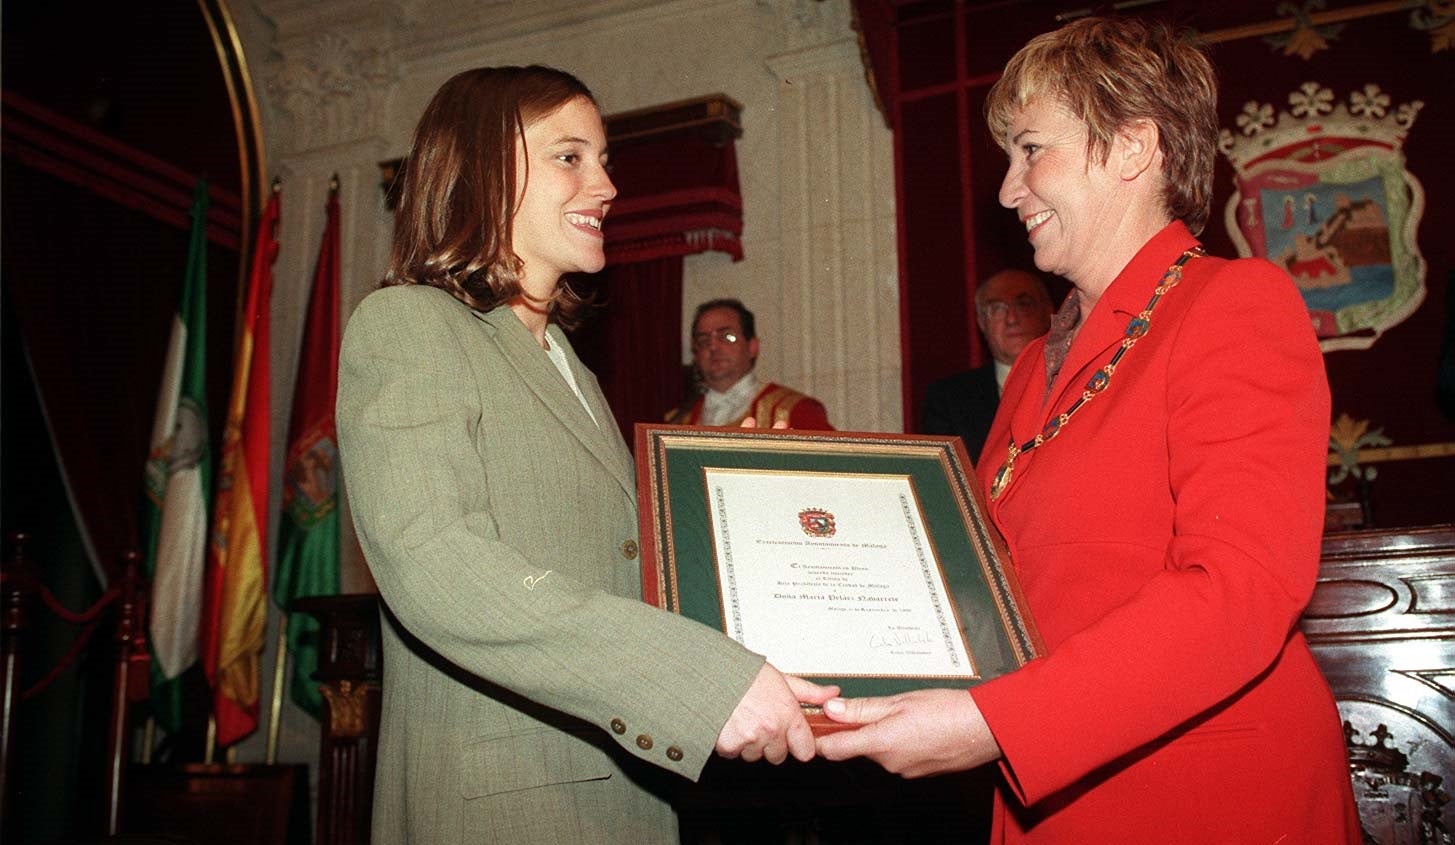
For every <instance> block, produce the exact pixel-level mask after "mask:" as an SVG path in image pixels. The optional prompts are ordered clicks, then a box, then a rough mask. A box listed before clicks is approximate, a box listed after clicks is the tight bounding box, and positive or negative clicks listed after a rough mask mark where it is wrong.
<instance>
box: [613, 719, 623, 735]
mask: <svg viewBox="0 0 1455 845" xmlns="http://www.w3.org/2000/svg"><path fill="white" fill-rule="evenodd" d="M611 732H612V733H614V734H624V733H626V722H623V721H622V720H620V719H612V720H611Z"/></svg>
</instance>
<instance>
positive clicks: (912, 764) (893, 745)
mask: <svg viewBox="0 0 1455 845" xmlns="http://www.w3.org/2000/svg"><path fill="white" fill-rule="evenodd" d="M824 712H825V713H826V714H828V716H829V718H830V719H833V720H834V721H835V722H842V723H845V724H850V725H860V726H861V727H858V728H856V729H854V730H844V731H839V732H837V733H832V734H828V735H826V736H820V737H819V738H818V741H817V745H818V753H819V754H821V755H823V756H824V757H825V758H826V759H829V760H847V759H848V758H850V757H868V758H869V759H871V760H873V761H874V762H876V763H878V764H879V765H881V766H883V767H884V768H886V769H888V770H889V771H891V772H894V773H895V774H898V775H903V776H904V777H907V778H917V777H925V776H927V775H938V774H942V773H944V772H958V771H963V770H965V769H973V768H975V767H976V766H981V765H984V764H986V763H989V762H990V761H992V760H995V759H997V758H999V757H1000V746H999V745H997V744H996V742H995V737H994V736H992V735H991V733H990V728H989V727H988V726H987V725H986V724H985V719H984V718H983V717H982V716H981V715H980V708H979V707H977V706H976V705H975V699H973V698H971V697H970V694H969V693H968V692H966V691H965V690H951V689H932V690H915V691H914V692H906V693H900V694H899V695H895V696H889V697H887V698H849V699H844V698H835V699H832V700H830V701H828V702H827V703H825V704H824Z"/></svg>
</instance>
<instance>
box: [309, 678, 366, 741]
mask: <svg viewBox="0 0 1455 845" xmlns="http://www.w3.org/2000/svg"><path fill="white" fill-rule="evenodd" d="M318 690H319V692H321V693H323V697H324V699H326V700H327V701H328V729H329V733H331V734H333V735H334V736H336V737H355V736H363V735H364V707H365V706H366V705H367V704H368V700H369V685H368V684H355V683H354V682H353V681H339V682H338V683H337V684H332V683H329V684H320V685H319V687H318Z"/></svg>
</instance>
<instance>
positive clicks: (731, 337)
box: [692, 329, 743, 349]
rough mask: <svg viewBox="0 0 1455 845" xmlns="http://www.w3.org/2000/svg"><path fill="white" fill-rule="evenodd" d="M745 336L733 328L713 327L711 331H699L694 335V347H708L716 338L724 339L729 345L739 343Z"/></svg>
mask: <svg viewBox="0 0 1455 845" xmlns="http://www.w3.org/2000/svg"><path fill="white" fill-rule="evenodd" d="M742 339H743V338H742V337H741V336H740V335H739V334H738V333H737V332H735V331H733V330H732V329H713V330H712V331H710V332H698V333H697V334H695V335H693V336H692V348H693V349H706V348H707V347H708V346H710V345H711V344H712V342H713V341H714V340H719V341H722V342H723V343H726V344H727V345H729V346H732V345H733V344H735V343H737V342H738V341H740V340H742Z"/></svg>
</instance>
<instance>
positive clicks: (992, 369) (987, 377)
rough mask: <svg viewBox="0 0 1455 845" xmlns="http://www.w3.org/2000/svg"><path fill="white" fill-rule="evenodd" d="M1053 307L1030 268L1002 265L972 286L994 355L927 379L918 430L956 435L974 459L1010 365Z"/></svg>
mask: <svg viewBox="0 0 1455 845" xmlns="http://www.w3.org/2000/svg"><path fill="white" fill-rule="evenodd" d="M1054 310H1055V309H1054V308H1053V307H1052V305H1051V297H1050V295H1049V294H1048V293H1047V292H1046V285H1045V283H1044V282H1042V281H1041V278H1040V277H1039V276H1037V275H1035V274H1034V273H1027V272H1025V271H1024V270H1002V271H1001V272H999V273H996V274H995V275H993V276H991V277H990V278H988V279H986V280H985V282H984V283H983V284H981V285H980V287H979V288H978V289H976V291H975V318H976V323H977V324H978V325H979V326H980V333H981V334H983V335H984V336H985V341H986V343H987V344H989V346H990V357H991V358H992V359H994V360H993V361H992V362H991V363H990V364H988V365H986V366H983V367H980V368H978V369H974V370H967V371H965V372H962V373H956V374H955V375H953V376H950V377H948V378H944V379H940V380H939V381H936V382H933V383H931V384H930V386H929V387H928V388H927V389H926V390H925V403H924V413H923V414H922V415H921V418H920V419H921V425H920V429H921V430H922V431H923V433H925V434H953V435H957V436H959V437H960V438H961V439H963V440H964V441H965V451H966V452H968V453H969V454H970V458H971V460H978V459H979V458H980V450H981V448H982V447H984V445H985V436H986V434H988V433H989V432H990V421H991V420H992V419H994V418H995V409H996V408H997V407H998V406H999V405H1000V391H1001V390H1002V388H1004V387H1005V377H1006V376H1007V375H1009V374H1010V365H1011V364H1013V363H1015V359H1016V356H1017V355H1020V354H1021V350H1022V349H1024V348H1025V347H1026V344H1028V343H1030V342H1031V341H1033V340H1035V339H1036V338H1038V337H1040V336H1041V335H1043V334H1045V333H1046V332H1047V331H1049V330H1050V328H1051V314H1052V312H1053V311H1054Z"/></svg>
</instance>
